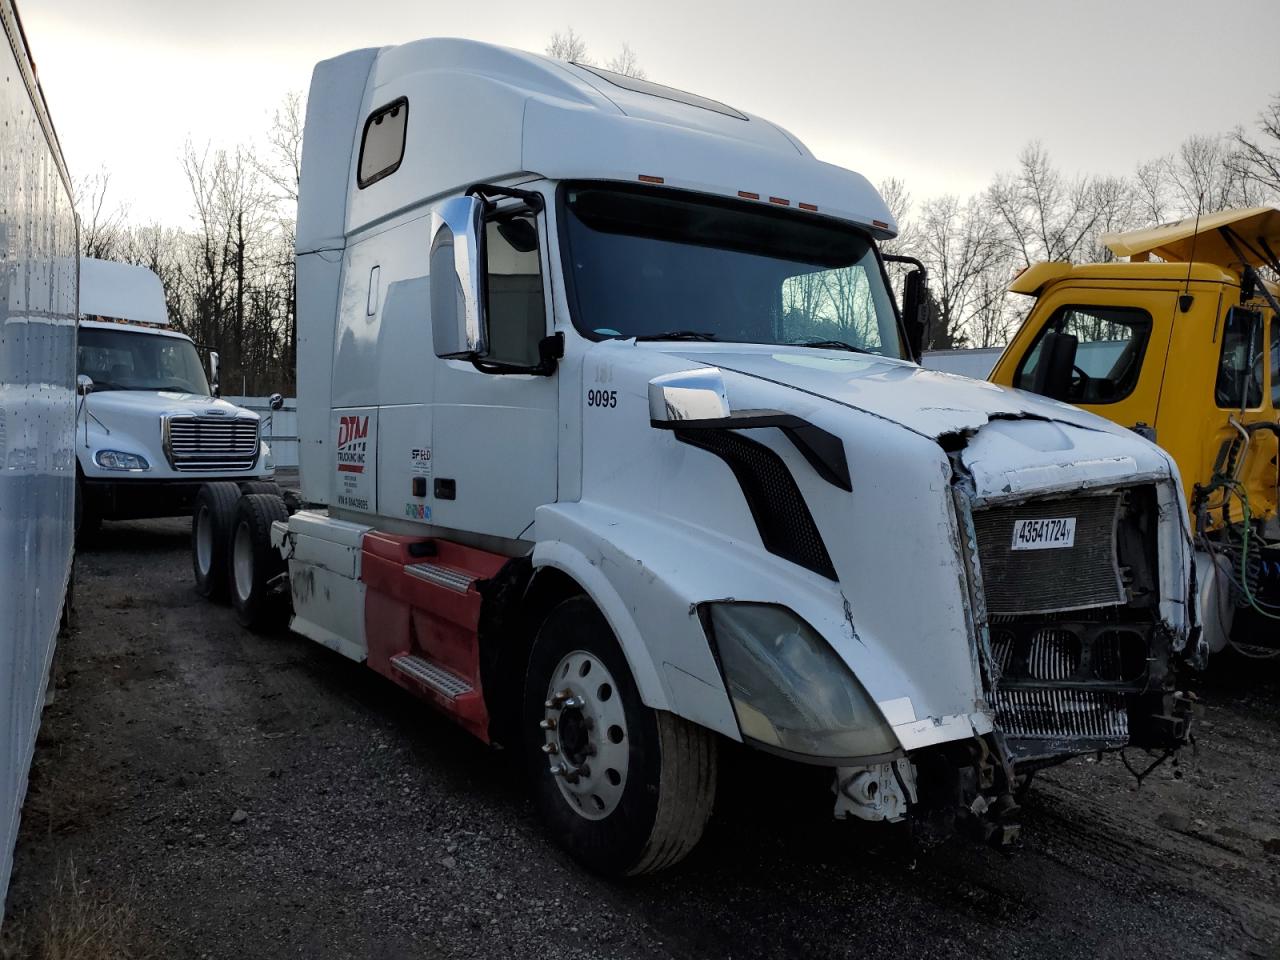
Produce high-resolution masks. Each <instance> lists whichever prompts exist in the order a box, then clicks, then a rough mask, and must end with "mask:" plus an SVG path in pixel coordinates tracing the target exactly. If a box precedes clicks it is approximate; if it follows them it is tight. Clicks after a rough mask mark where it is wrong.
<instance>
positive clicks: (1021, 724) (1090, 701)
mask: <svg viewBox="0 0 1280 960" xmlns="http://www.w3.org/2000/svg"><path fill="white" fill-rule="evenodd" d="M996 724H997V726H999V727H1000V729H1001V730H1002V731H1003V732H1004V734H1005V736H1008V737H1037V738H1044V737H1083V738H1087V739H1091V740H1127V739H1128V738H1129V714H1128V711H1127V710H1126V709H1125V703H1124V694H1122V693H1114V692H1112V691H1109V690H1079V689H1071V688H1066V687H1056V688H1055V687H1045V688H1039V689H1033V688H1016V689H1002V690H1001V691H1000V694H999V696H998V697H997V699H996Z"/></svg>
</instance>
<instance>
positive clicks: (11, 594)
mask: <svg viewBox="0 0 1280 960" xmlns="http://www.w3.org/2000/svg"><path fill="white" fill-rule="evenodd" d="M0 32H2V33H3V35H4V37H5V43H4V44H3V45H0V121H2V122H0V158H3V162H0V579H2V580H3V589H0V920H3V915H4V900H5V894H6V891H7V890H8V886H9V873H10V868H11V866H12V864H13V846H14V842H15V840H16V839H17V836H18V825H19V821H20V817H21V812H22V804H23V800H24V798H25V796H26V792H27V773H28V770H29V769H30V766H31V757H32V754H33V752H34V750H35V745H36V734H37V732H38V731H39V728H40V718H41V714H42V712H43V710H44V705H45V694H46V691H47V685H48V680H49V673H50V668H51V665H52V663H53V654H54V649H55V646H56V642H57V636H58V630H59V626H60V624H61V623H62V621H63V619H64V613H65V611H66V607H67V604H68V600H69V585H70V582H71V562H72V548H73V534H74V530H73V528H72V523H71V514H72V503H73V496H74V493H75V455H74V453H73V452H72V437H73V430H74V427H75V415H76V414H75V402H76V394H75V377H76V372H75V371H76V366H75V364H76V290H77V280H78V276H79V272H78V270H77V269H76V246H77V243H78V241H79V238H78V235H77V224H76V214H75V208H74V204H73V201H72V190H71V179H70V177H69V176H68V174H67V167H66V163H65V161H64V160H63V156H62V148H61V146H60V145H59V143H58V135H57V131H56V130H55V129H54V125H53V120H52V119H51V117H50V115H49V108H48V105H47V104H46V102H45V98H44V94H43V92H42V91H41V89H40V84H39V81H38V79H37V77H36V71H35V66H34V64H33V62H32V59H31V52H30V50H29V48H28V46H27V38H26V36H25V35H24V34H23V31H22V25H21V22H20V20H19V19H18V12H17V10H16V9H15V8H14V5H13V3H12V2H11V0H0Z"/></svg>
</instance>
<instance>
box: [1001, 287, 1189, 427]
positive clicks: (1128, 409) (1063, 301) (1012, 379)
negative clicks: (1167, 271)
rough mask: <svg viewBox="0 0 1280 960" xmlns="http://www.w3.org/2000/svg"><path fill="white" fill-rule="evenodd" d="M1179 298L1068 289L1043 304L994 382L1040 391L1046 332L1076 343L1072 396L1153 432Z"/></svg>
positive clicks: (1109, 416)
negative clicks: (1039, 384) (1037, 375)
mask: <svg viewBox="0 0 1280 960" xmlns="http://www.w3.org/2000/svg"><path fill="white" fill-rule="evenodd" d="M1176 309H1177V297H1176V295H1175V294H1174V293H1172V292H1168V291H1164V290H1150V289H1146V290H1144V289H1132V288H1129V289H1117V288H1114V287H1107V288H1104V287H1088V286H1071V285H1067V286H1062V287H1059V288H1056V289H1051V290H1049V291H1048V292H1047V293H1046V294H1045V295H1044V296H1042V297H1041V298H1040V299H1039V300H1038V301H1037V303H1036V305H1035V308H1034V309H1033V310H1032V311H1031V315H1030V316H1029V317H1028V318H1027V322H1026V323H1024V324H1023V325H1022V328H1021V329H1020V330H1019V331H1018V334H1017V336H1015V337H1014V340H1013V342H1012V343H1010V344H1009V347H1008V349H1007V350H1005V352H1004V354H1003V355H1002V356H1001V357H1000V360H999V362H998V363H997V364H996V367H995V369H994V370H993V371H992V373H991V379H992V380H993V381H994V382H996V383H1001V384H1005V385H1006V386H1014V387H1018V388H1020V389H1023V390H1031V389H1035V385H1036V383H1037V377H1036V374H1037V369H1038V367H1039V365H1040V363H1041V362H1042V360H1043V359H1044V358H1043V357H1042V354H1043V353H1044V352H1045V351H1044V346H1045V343H1046V334H1048V333H1049V332H1050V331H1052V332H1055V333H1057V334H1059V335H1065V336H1067V337H1073V338H1075V356H1074V359H1073V361H1072V363H1071V366H1072V371H1071V378H1070V383H1069V385H1067V386H1066V389H1065V391H1064V393H1065V395H1063V396H1056V397H1054V399H1057V400H1063V401H1065V402H1067V403H1073V404H1075V405H1076V406H1079V407H1083V408H1084V409H1086V410H1089V411H1091V412H1093V413H1096V414H1098V415H1100V416H1103V417H1106V418H1107V419H1108V420H1113V421H1115V422H1116V423H1119V424H1121V425H1123V426H1126V427H1134V426H1137V425H1139V424H1141V425H1144V426H1147V427H1154V426H1155V425H1156V416H1157V414H1158V412H1159V405H1160V391H1161V387H1162V386H1163V383H1164V373H1165V369H1164V368H1165V355H1166V352H1167V350H1168V347H1169V337H1170V331H1171V329H1172V319H1173V316H1174V311H1175V310H1176Z"/></svg>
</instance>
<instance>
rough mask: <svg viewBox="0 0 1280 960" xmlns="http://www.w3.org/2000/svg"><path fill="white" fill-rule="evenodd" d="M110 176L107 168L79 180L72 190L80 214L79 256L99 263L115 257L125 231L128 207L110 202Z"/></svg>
mask: <svg viewBox="0 0 1280 960" xmlns="http://www.w3.org/2000/svg"><path fill="white" fill-rule="evenodd" d="M110 187H111V174H110V173H109V172H108V171H107V169H106V168H105V167H101V168H99V169H98V171H97V172H96V173H92V174H90V175H89V176H87V177H84V178H82V179H79V180H77V181H76V182H75V183H74V185H73V187H72V190H73V193H74V195H75V205H76V209H77V210H79V211H80V253H81V255H82V256H86V257H96V258H97V259H99V260H112V259H114V258H115V254H116V248H117V247H118V246H119V245H120V241H121V238H122V236H123V234H124V232H125V223H126V220H127V217H128V208H127V207H125V206H122V205H120V204H117V203H111V202H108V200H107V194H108V193H109V191H110Z"/></svg>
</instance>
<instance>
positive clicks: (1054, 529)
mask: <svg viewBox="0 0 1280 960" xmlns="http://www.w3.org/2000/svg"><path fill="white" fill-rule="evenodd" d="M1075 543H1076V518H1075V517H1059V518H1056V519H1051V520H1018V521H1016V522H1015V523H1014V525H1013V549H1014V550H1060V549H1065V548H1067V547H1073V546H1075Z"/></svg>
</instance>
